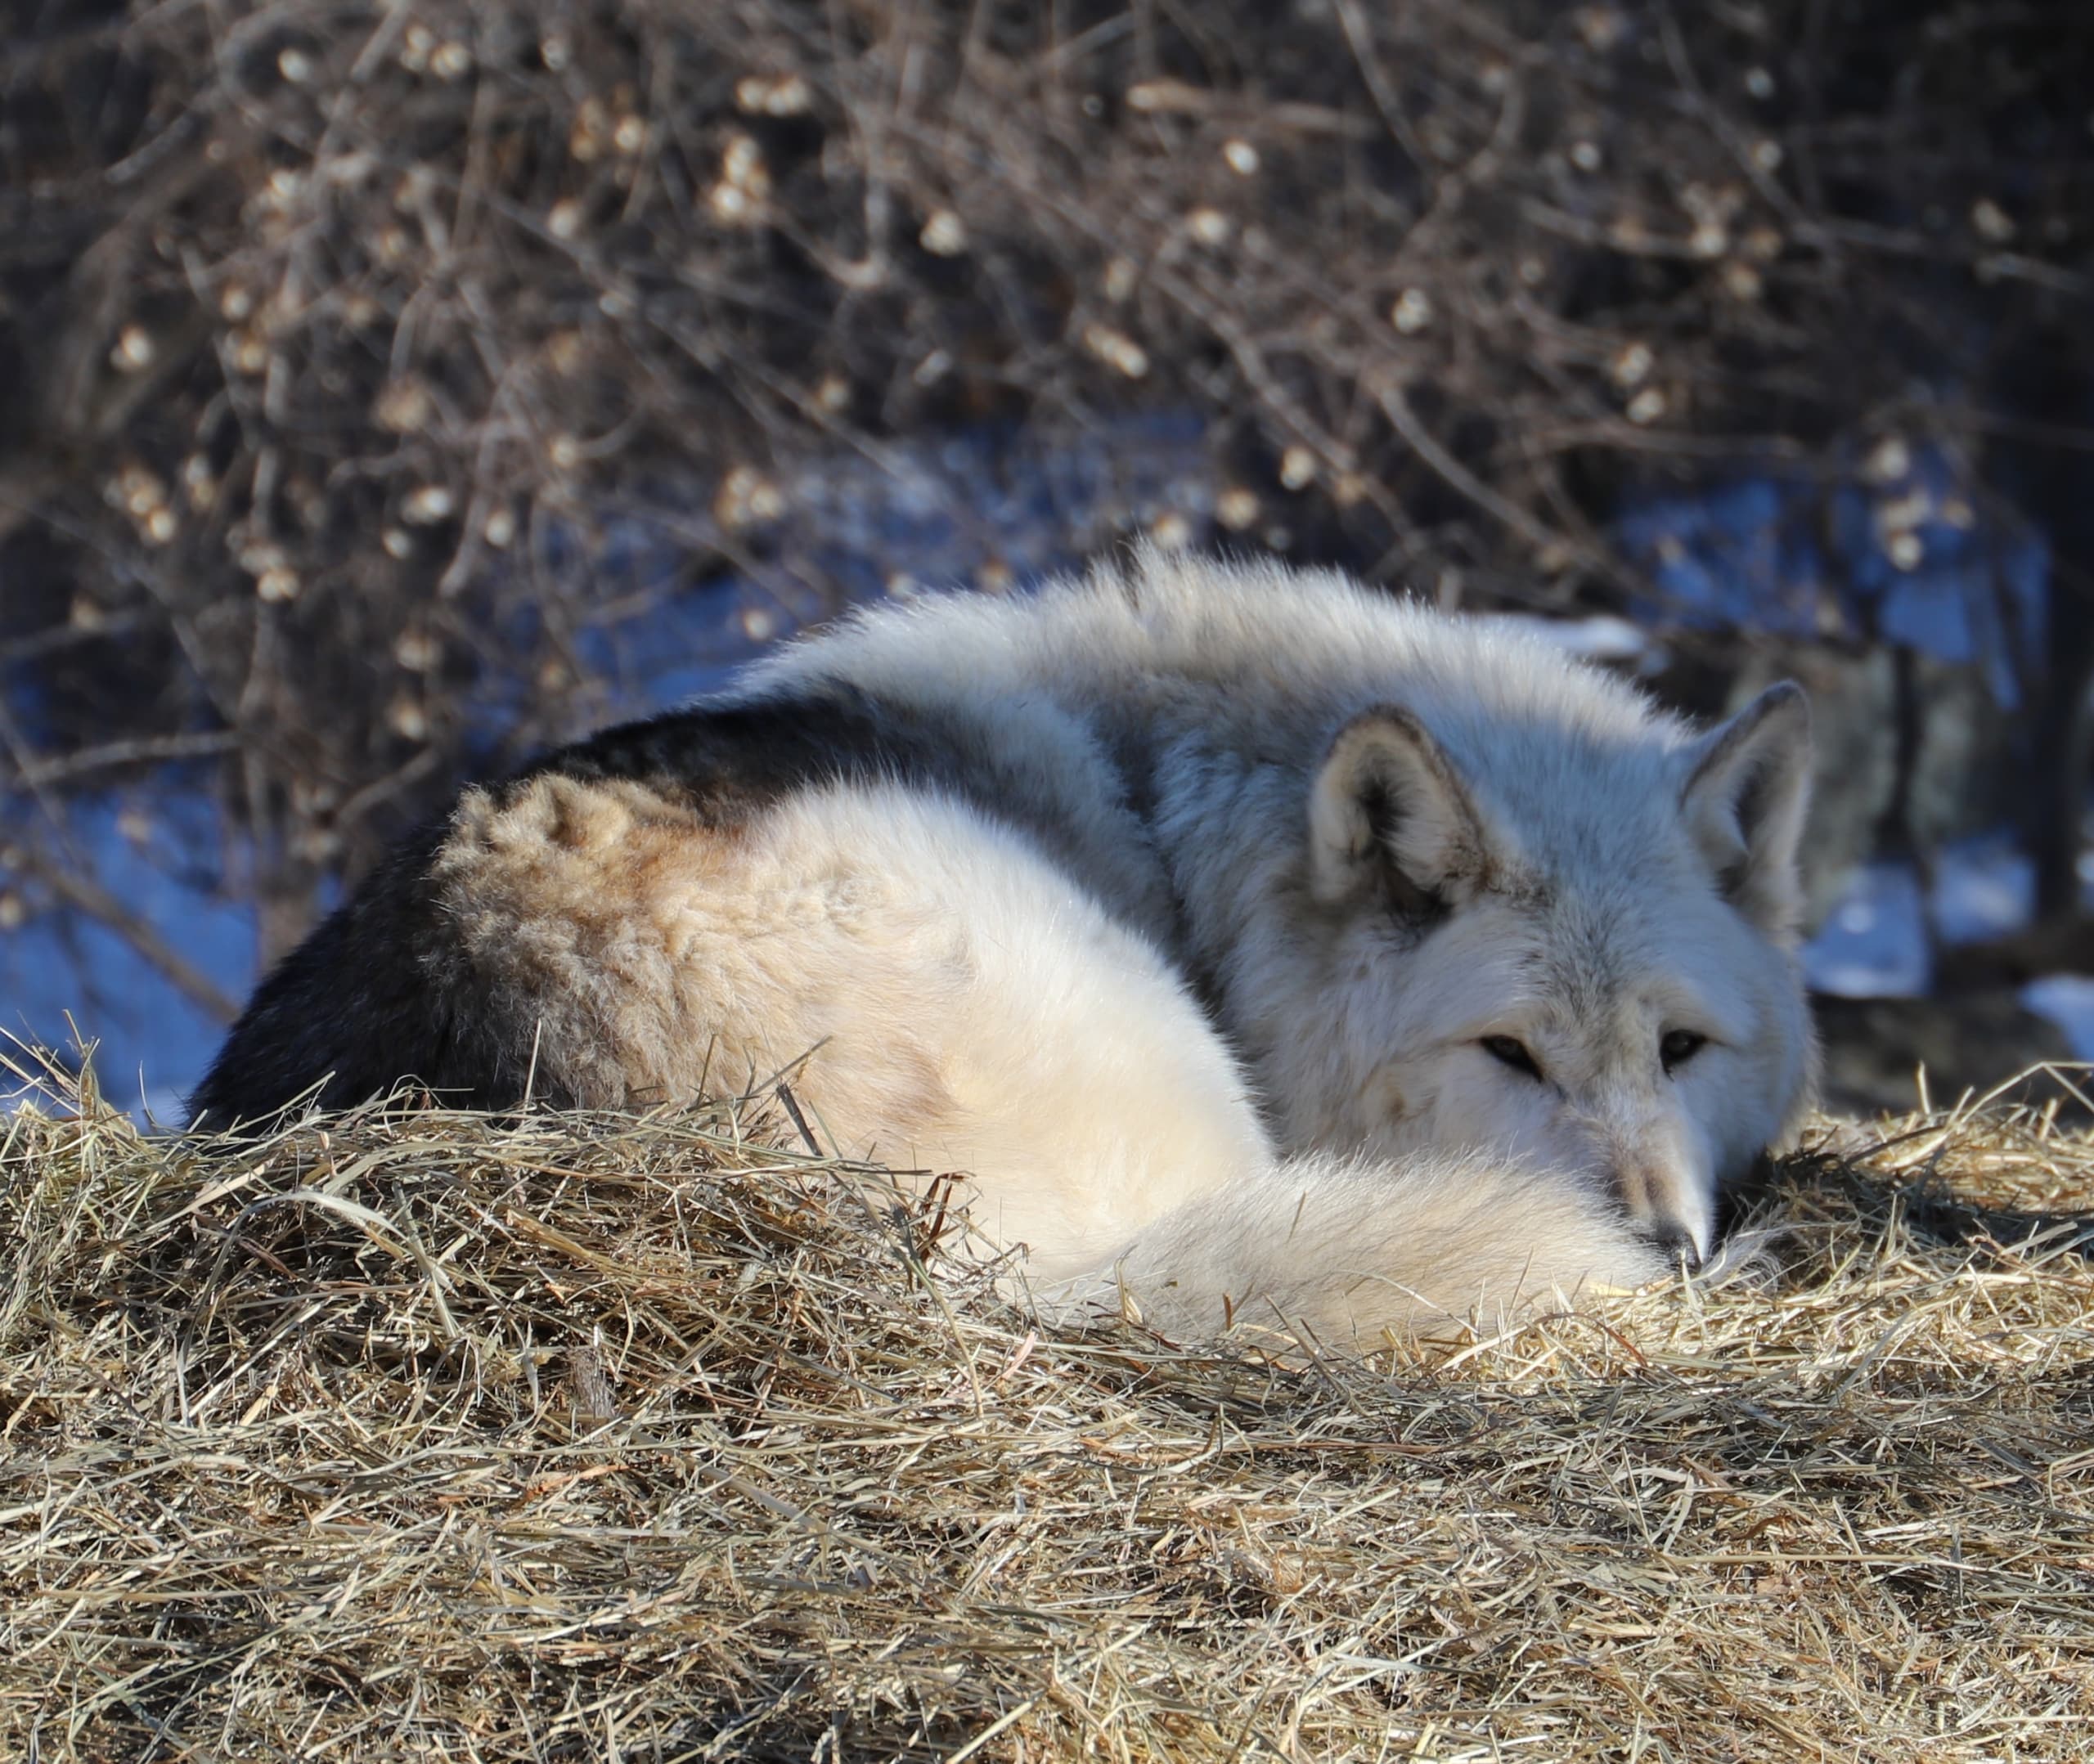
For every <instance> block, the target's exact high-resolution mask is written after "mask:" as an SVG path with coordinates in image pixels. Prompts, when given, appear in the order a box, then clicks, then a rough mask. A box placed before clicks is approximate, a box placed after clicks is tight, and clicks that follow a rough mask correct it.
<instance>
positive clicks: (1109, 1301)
mask: <svg viewBox="0 0 2094 1764" xmlns="http://www.w3.org/2000/svg"><path fill="white" fill-rule="evenodd" d="M1667 1270H1668V1264H1667V1262H1666V1260H1665V1256H1664V1255H1663V1254H1662V1253H1661V1252H1660V1250H1658V1249H1657V1248H1656V1246H1653V1245H1652V1244H1651V1243H1650V1242H1649V1241H1648V1240H1647V1239H1645V1238H1643V1237H1641V1236H1639V1235H1638V1233H1637V1232H1635V1231H1634V1230H1633V1228H1632V1227H1631V1226H1630V1225H1629V1223H1628V1222H1627V1221H1626V1220H1625V1219H1623V1218H1622V1216H1621V1215H1620V1213H1619V1212H1617V1211H1616V1210H1615V1209H1614V1208H1613V1207H1612V1206H1611V1205H1609V1204H1608V1203H1607V1202H1606V1201H1605V1199H1604V1198H1603V1197H1602V1196H1597V1195H1595V1194H1593V1193H1592V1192H1588V1191H1587V1190H1584V1189H1582V1188H1579V1187H1575V1186H1574V1185H1572V1184H1570V1183H1566V1181H1565V1179H1564V1178H1562V1177H1561V1176H1551V1175H1548V1174H1545V1173H1543V1172H1538V1171H1534V1170H1526V1169H1520V1168H1519V1167H1518V1166H1517V1165H1512V1164H1508V1162H1507V1161H1506V1160H1503V1158H1494V1157H1492V1156H1489V1155H1488V1154H1485V1153H1481V1152H1476V1153H1445V1152H1443V1153H1436V1154H1431V1155H1428V1156H1421V1157H1420V1158H1418V1159H1417V1160H1414V1161H1409V1162H1406V1163H1404V1164H1400V1165H1386V1164H1381V1165H1377V1164H1374V1163H1371V1162H1367V1161H1364V1160H1359V1159H1356V1158H1353V1159H1347V1158H1339V1157H1333V1156H1309V1157H1302V1158H1295V1159H1290V1160H1286V1161H1284V1162H1282V1163H1279V1164H1278V1165H1274V1166H1273V1167H1272V1168H1271V1169H1268V1170H1266V1171H1265V1172H1264V1173H1262V1174H1259V1175H1257V1176H1255V1177H1251V1178H1245V1179H1242V1180H1240V1181H1238V1182H1237V1183H1233V1184H1232V1185H1231V1186H1230V1187H1228V1188H1225V1189H1224V1190H1222V1191H1221V1192H1220V1193H1217V1194H1211V1195H1209V1196H1205V1197H1204V1198H1202V1200H1200V1201H1197V1202H1195V1203H1193V1204H1192V1205H1187V1206H1184V1207H1181V1208H1180V1209H1179V1210H1177V1211H1175V1212H1173V1213H1170V1214H1166V1215H1164V1216H1163V1217H1162V1219H1157V1220H1156V1221H1155V1222H1154V1223H1153V1224H1151V1225H1150V1226H1148V1228H1145V1229H1144V1230H1143V1231H1142V1232H1139V1234H1138V1235H1137V1236H1136V1237H1135V1239H1134V1241H1132V1242H1131V1243H1130V1244H1128V1245H1127V1246H1126V1248H1125V1249H1124V1250H1122V1251H1121V1254H1120V1255H1118V1256H1117V1258H1116V1259H1115V1260H1114V1263H1113V1264H1112V1268H1110V1269H1109V1270H1107V1271H1104V1272H1103V1273H1099V1275H1096V1276H1094V1277H1089V1278H1087V1279H1085V1280H1081V1281H1066V1282H1063V1283H1062V1284H1061V1285H1060V1286H1057V1287H1055V1288H1054V1289H1053V1290H1050V1291H1049V1292H1047V1293H1045V1294H1039V1295H1036V1297H1037V1298H1039V1299H1040V1300H1041V1301H1042V1302H1043V1304H1044V1305H1045V1308H1048V1309H1049V1310H1050V1311H1052V1312H1054V1313H1058V1314H1059V1315H1063V1316H1068V1315H1071V1314H1072V1313H1079V1312H1081V1311H1084V1310H1086V1309H1089V1310H1095V1309H1097V1308H1100V1307H1101V1306H1103V1308H1114V1307H1116V1306H1118V1305H1121V1304H1126V1301H1128V1300H1131V1301H1132V1303H1131V1305H1130V1307H1129V1308H1130V1309H1132V1310H1133V1311H1134V1312H1135V1313H1138V1314H1139V1317H1140V1318H1141V1319H1142V1320H1143V1321H1144V1322H1148V1323H1149V1324H1151V1325H1152V1326H1154V1327H1156V1328H1157V1329H1159V1330H1161V1331H1162V1332H1163V1333H1164V1334H1166V1335H1175V1336H1178V1337H1180V1338H1181V1339H1185V1340H1199V1339H1203V1338H1207V1337H1210V1336H1213V1335H1218V1334H1220V1333H1221V1332H1222V1331H1224V1329H1226V1328H1228V1327H1229V1326H1231V1325H1232V1324H1241V1325H1243V1326H1251V1327H1257V1328H1261V1329H1266V1330H1274V1329H1278V1330H1287V1331H1294V1332H1296V1333H1298V1334H1305V1335H1313V1336H1314V1338H1315V1339H1316V1340H1318V1341H1319V1342H1321V1343H1323V1344H1325V1345H1328V1346H1332V1347H1339V1348H1346V1349H1353V1348H1362V1349H1371V1348H1373V1346H1374V1345H1376V1344H1377V1343H1379V1342H1382V1341H1383V1340H1386V1339H1387V1338H1388V1337H1390V1336H1391V1335H1393V1336H1395V1337H1397V1338H1400V1339H1402V1338H1408V1339H1413V1340H1415V1339H1419V1338H1421V1337H1430V1336H1438V1335H1444V1334H1445V1332H1446V1331H1448V1329H1449V1326H1474V1327H1477V1328H1481V1329H1484V1330H1486V1331H1488V1330H1491V1329H1495V1328H1498V1327H1500V1326H1504V1325H1506V1324H1508V1323H1513V1322H1520V1321H1521V1320H1524V1319H1526V1318H1529V1317H1534V1316H1536V1315H1538V1314H1539V1313H1544V1312H1548V1311H1551V1310H1559V1309H1565V1308H1569V1307H1570V1305H1571V1304H1572V1303H1573V1302H1574V1301H1575V1299H1577V1298H1578V1297H1579V1295H1581V1294H1583V1295H1592V1294H1594V1293H1596V1292H1602V1291H1620V1290H1627V1289H1629V1288H1632V1287H1636V1286H1642V1285H1644V1284H1645V1283H1647V1281H1652V1280H1655V1279H1656V1278H1657V1277H1660V1275H1662V1274H1664V1273H1666V1272H1667Z"/></svg>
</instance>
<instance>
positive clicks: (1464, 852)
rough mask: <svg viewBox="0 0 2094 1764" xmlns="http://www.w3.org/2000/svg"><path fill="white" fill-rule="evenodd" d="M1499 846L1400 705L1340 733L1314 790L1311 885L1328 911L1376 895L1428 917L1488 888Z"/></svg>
mask: <svg viewBox="0 0 2094 1764" xmlns="http://www.w3.org/2000/svg"><path fill="white" fill-rule="evenodd" d="M1499 843H1500V842H1498V841H1494V839H1493V838H1492V837H1490V833H1489V831H1488V830H1487V828H1486V826H1485V820H1484V817H1483V815H1481V813H1480V812H1479V811H1478V810H1477V807H1476V799H1475V797H1473V796H1472V794H1471V793H1470V791H1469V788H1468V786H1467V783H1465V782H1464V781H1463V778H1462V775H1461V774H1460V773H1459V772H1458V771H1457V770H1455V769H1454V762H1453V761H1451V760H1449V758H1448V757H1447V755H1446V752H1445V749H1443V748H1442V747H1440V743H1438V742H1437V741H1436V740H1434V739H1433V738H1432V734H1431V731H1430V730H1428V729H1427V728H1426V726H1425V725H1424V724H1422V723H1421V722H1420V721H1419V720H1418V719H1417V717H1415V716H1413V715H1412V714H1411V713H1410V712H1409V711H1406V710H1404V709H1402V708H1400V707H1397V706H1394V705H1387V706H1383V707H1380V708H1377V709H1375V710H1372V711H1363V712H1362V713H1361V714H1360V715H1359V716H1355V718H1353V720H1351V721H1350V722H1349V723H1347V724H1346V725H1345V727H1344V728H1342V729H1340V730H1339V731H1338V732H1337V738H1335V739H1334V740H1333V741H1332V743H1331V747H1330V752H1328V754H1326V755H1325V756H1324V759H1323V767H1322V769H1321V770H1319V772H1318V773H1317V774H1316V779H1315V783H1314V784H1313V785H1312V786H1311V787H1310V794H1309V876H1310V890H1311V891H1312V892H1313V893H1314V895H1315V897H1316V899H1317V900H1319V901H1320V902H1322V903H1323V904H1325V905H1335V904H1337V902H1339V901H1341V900H1348V899H1350V898H1351V897H1353V896H1354V895H1358V894H1360V893H1363V892H1364V891H1367V890H1368V889H1370V888H1377V887H1378V888H1381V889H1382V890H1384V891H1388V892H1390V893H1391V894H1392V895H1393V896H1394V898H1395V900H1396V902H1397V904H1399V905H1400V906H1401V907H1403V908H1405V909H1409V910H1410V911H1413V912H1422V911H1425V910H1427V909H1430V908H1431V906H1432V905H1433V904H1435V903H1436V902H1437V901H1438V900H1440V898H1441V897H1442V896H1444V895H1445V894H1446V893H1447V891H1449V889H1450V888H1457V887H1459V886H1463V885H1465V884H1467V885H1472V886H1484V885H1485V884H1486V883H1487V882H1488V879H1489V877H1490V873H1491V870H1492V868H1493V861H1494V851H1496V849H1497V846H1498V845H1499Z"/></svg>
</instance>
